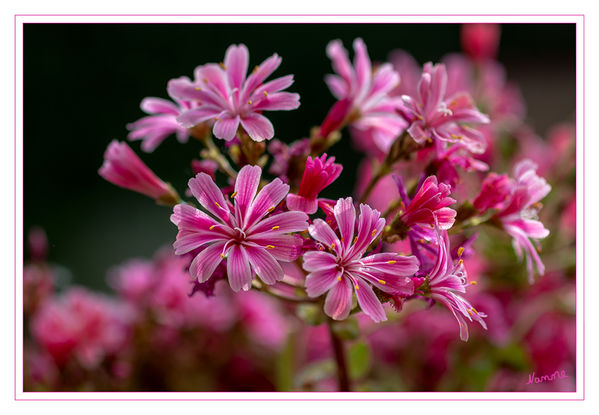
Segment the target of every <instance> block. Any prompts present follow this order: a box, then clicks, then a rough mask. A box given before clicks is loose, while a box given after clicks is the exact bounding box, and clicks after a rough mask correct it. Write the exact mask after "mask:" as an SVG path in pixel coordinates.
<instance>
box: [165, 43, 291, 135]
mask: <svg viewBox="0 0 599 415" xmlns="http://www.w3.org/2000/svg"><path fill="white" fill-rule="evenodd" d="M248 61H249V52H248V49H247V47H246V46H245V45H243V44H240V45H231V46H229V48H228V49H227V51H226V53H225V61H224V63H222V64H221V65H220V66H219V65H217V64H206V65H203V66H199V67H197V68H196V70H195V82H193V83H192V82H191V81H189V80H188V79H186V78H179V79H174V80H172V81H170V82H169V87H168V90H169V94H170V95H171V96H173V97H176V98H178V99H182V100H185V101H191V102H194V103H197V107H196V108H193V109H190V110H187V111H185V112H184V113H183V114H181V115H180V116H179V117H178V118H177V120H178V122H179V123H180V124H181V125H182V126H183V127H186V128H191V127H193V126H195V125H197V124H199V123H201V122H204V121H208V120H214V121H216V122H215V123H214V128H213V133H214V135H215V136H216V137H217V138H222V139H224V140H227V141H230V140H232V139H233V138H235V136H236V134H237V129H238V128H239V126H240V125H241V127H242V128H243V130H244V131H245V132H246V133H247V134H248V135H249V136H250V137H251V138H252V140H254V141H263V140H270V139H271V138H272V137H273V136H274V128H273V126H272V124H271V122H270V121H269V120H268V119H267V118H266V117H264V116H263V115H262V112H263V111H277V110H293V109H296V108H297V107H299V95H298V94H294V93H289V92H281V91H282V90H284V89H286V88H288V87H289V86H291V84H292V83H293V75H287V76H284V77H281V78H277V79H274V80H272V81H270V82H267V83H263V82H264V80H265V79H266V78H267V77H268V76H269V75H270V74H272V73H273V72H274V70H275V69H277V67H278V66H279V65H280V64H281V58H280V57H279V56H278V55H277V54H274V55H272V56H271V57H270V58H268V59H266V60H265V61H264V62H262V64H261V65H259V66H256V68H254V70H253V71H252V73H251V74H250V75H249V76H247V69H248Z"/></svg>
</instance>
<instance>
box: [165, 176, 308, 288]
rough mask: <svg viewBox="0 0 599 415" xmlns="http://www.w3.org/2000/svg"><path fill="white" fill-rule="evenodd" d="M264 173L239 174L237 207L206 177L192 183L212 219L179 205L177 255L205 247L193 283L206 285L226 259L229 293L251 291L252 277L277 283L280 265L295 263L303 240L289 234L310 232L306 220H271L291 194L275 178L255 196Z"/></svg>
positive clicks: (293, 216)
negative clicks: (285, 198) (255, 275)
mask: <svg viewBox="0 0 599 415" xmlns="http://www.w3.org/2000/svg"><path fill="white" fill-rule="evenodd" d="M261 174H262V169H261V168H260V167H258V166H250V165H247V166H244V167H243V168H242V169H241V170H240V171H239V175H238V176H237V180H236V182H235V192H234V193H233V194H232V199H233V200H234V204H232V203H231V202H229V201H227V200H226V199H225V197H224V196H223V194H222V192H221V191H220V189H219V188H218V187H217V186H216V184H215V183H214V181H212V179H211V178H210V176H208V175H207V174H205V173H199V174H198V175H197V176H196V177H195V178H192V179H190V180H189V188H190V189H191V192H192V193H193V195H194V196H195V197H196V199H197V200H198V201H199V202H200V204H201V205H202V207H203V208H204V209H205V210H206V211H207V212H208V214H207V213H204V212H202V211H200V210H198V209H196V208H194V207H191V206H189V205H186V204H179V205H177V206H175V208H174V214H173V215H171V221H172V222H173V223H174V224H175V225H177V227H178V228H179V233H178V234H177V240H176V242H175V243H174V245H173V246H174V248H175V253H176V254H177V255H183V254H185V253H187V252H190V251H192V250H194V249H198V248H202V250H201V252H200V253H199V254H198V255H197V256H196V257H195V259H194V260H193V261H192V263H191V265H190V268H189V272H190V274H191V276H192V277H193V278H197V279H198V280H199V281H200V282H204V281H207V280H208V279H209V278H210V276H211V275H212V273H213V272H214V270H215V269H216V267H217V266H218V265H219V264H220V262H221V260H222V259H225V258H226V261H227V274H228V278H229V284H230V285H231V288H232V289H233V291H239V290H240V289H243V290H245V291H247V290H249V289H250V288H251V285H252V279H253V275H254V274H257V275H258V277H260V279H261V280H262V281H263V282H264V283H266V284H274V283H275V282H276V281H279V280H281V279H282V278H283V276H284V274H283V270H282V269H281V265H280V264H279V262H278V261H283V262H289V261H293V260H295V259H296V258H297V256H298V254H299V251H300V248H301V245H302V240H301V238H296V237H294V236H293V235H287V234H289V233H291V232H299V231H304V230H306V228H307V227H308V224H307V220H308V216H307V215H306V214H305V213H303V212H283V213H278V214H275V215H272V216H269V217H267V216H268V215H269V213H271V212H272V211H273V210H274V209H275V207H276V206H277V205H278V204H279V203H280V202H281V201H282V200H283V198H284V197H285V196H286V195H287V192H288V191H289V185H286V184H284V183H283V182H281V180H280V179H275V180H274V181H272V182H271V183H269V184H267V185H266V186H264V188H262V190H260V192H259V193H258V195H256V192H257V191H258V186H259V184H260V176H261Z"/></svg>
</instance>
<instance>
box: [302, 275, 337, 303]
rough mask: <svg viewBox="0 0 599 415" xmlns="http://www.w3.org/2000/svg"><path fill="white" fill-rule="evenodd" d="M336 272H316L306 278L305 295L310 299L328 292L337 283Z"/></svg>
mask: <svg viewBox="0 0 599 415" xmlns="http://www.w3.org/2000/svg"><path fill="white" fill-rule="evenodd" d="M337 274H338V273H337V271H336V270H334V269H333V270H324V271H316V272H312V273H310V274H308V276H307V277H306V293H307V294H308V295H309V296H310V297H318V296H321V295H322V294H324V293H325V292H327V291H329V290H330V289H331V288H332V287H333V285H335V283H336V282H337Z"/></svg>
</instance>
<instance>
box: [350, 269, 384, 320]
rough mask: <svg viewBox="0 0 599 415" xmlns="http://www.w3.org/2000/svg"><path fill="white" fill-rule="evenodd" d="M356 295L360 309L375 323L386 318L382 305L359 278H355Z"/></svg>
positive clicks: (368, 286)
mask: <svg viewBox="0 0 599 415" xmlns="http://www.w3.org/2000/svg"><path fill="white" fill-rule="evenodd" d="M355 281H356V286H355V287H354V288H355V289H356V297H357V298H358V304H359V305H360V308H361V309H362V311H363V312H364V313H365V314H366V315H367V316H368V317H370V318H371V319H373V320H374V321H375V322H376V323H379V322H381V321H385V320H387V315H386V314H385V310H384V309H383V305H382V304H381V302H380V301H379V299H378V298H377V297H376V295H375V294H374V291H372V288H370V285H368V284H366V283H365V282H364V281H363V280H362V279H361V278H356V280H355Z"/></svg>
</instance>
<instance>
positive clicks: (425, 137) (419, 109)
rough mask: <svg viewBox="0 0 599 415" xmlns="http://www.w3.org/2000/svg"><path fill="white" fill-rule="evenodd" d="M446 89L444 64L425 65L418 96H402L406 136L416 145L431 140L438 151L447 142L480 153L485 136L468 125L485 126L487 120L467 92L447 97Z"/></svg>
mask: <svg viewBox="0 0 599 415" xmlns="http://www.w3.org/2000/svg"><path fill="white" fill-rule="evenodd" d="M446 88H447V71H446V69H445V65H443V64H438V65H435V66H433V64H432V63H430V62H429V63H426V64H425V65H424V71H423V73H422V78H421V79H420V82H419V83H418V95H417V96H416V97H411V96H408V95H403V96H402V99H403V102H404V111H405V116H406V119H407V120H408V122H409V124H410V126H409V128H408V133H410V135H411V136H412V138H413V139H414V140H415V141H416V142H417V143H424V142H426V141H433V142H435V143H436V145H437V146H438V148H439V149H442V148H444V147H445V144H446V143H461V144H463V145H464V146H465V147H466V148H467V149H468V150H469V151H471V152H473V153H482V152H483V151H484V149H485V140H484V137H483V136H482V134H481V133H480V132H479V131H477V130H475V129H474V128H472V127H470V126H469V125H471V124H487V123H488V122H489V118H488V117H487V116H486V115H484V114H482V113H481V112H479V111H478V110H477V109H476V107H475V106H474V103H473V102H472V99H471V98H470V96H469V95H468V94H467V93H465V92H463V93H458V94H455V95H453V96H450V97H447V96H446ZM466 124H468V125H466Z"/></svg>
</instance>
